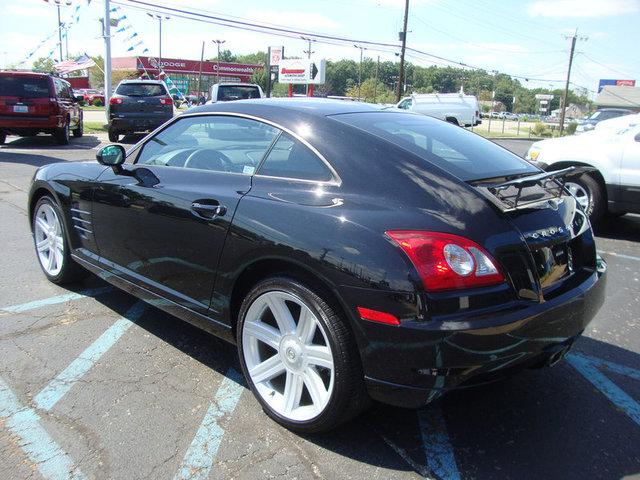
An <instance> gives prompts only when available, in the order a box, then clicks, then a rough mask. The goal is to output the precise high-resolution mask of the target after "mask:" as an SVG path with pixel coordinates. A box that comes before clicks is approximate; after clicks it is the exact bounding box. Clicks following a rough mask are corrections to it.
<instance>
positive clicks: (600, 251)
mask: <svg viewBox="0 0 640 480" xmlns="http://www.w3.org/2000/svg"><path fill="white" fill-rule="evenodd" d="M598 253H599V254H601V255H602V254H605V255H611V256H613V257H618V258H624V259H625V260H635V261H636V262H640V257H634V256H633V255H625V254H623V253H616V252H605V251H604V250H598Z"/></svg>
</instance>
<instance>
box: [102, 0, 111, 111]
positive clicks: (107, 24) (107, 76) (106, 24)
mask: <svg viewBox="0 0 640 480" xmlns="http://www.w3.org/2000/svg"><path fill="white" fill-rule="evenodd" d="M110 9H111V7H110V6H109V0H104V19H103V20H102V36H103V37H104V50H105V53H104V101H105V105H108V104H109V99H110V98H111V19H110V18H109V12H110Z"/></svg>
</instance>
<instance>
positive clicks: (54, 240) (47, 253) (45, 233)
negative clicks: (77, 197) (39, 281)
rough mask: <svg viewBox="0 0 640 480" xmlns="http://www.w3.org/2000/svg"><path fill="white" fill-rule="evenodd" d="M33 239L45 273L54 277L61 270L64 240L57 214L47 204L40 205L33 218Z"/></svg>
mask: <svg viewBox="0 0 640 480" xmlns="http://www.w3.org/2000/svg"><path fill="white" fill-rule="evenodd" d="M33 230H34V239H35V243H36V250H37V252H38V259H39V260H40V264H41V265H42V268H44V270H45V272H47V274H49V275H50V276H52V277H55V276H56V275H58V274H59V273H60V271H61V270H62V263H63V261H64V239H63V238H62V225H61V224H60V219H59V218H58V214H57V213H56V211H55V210H54V209H53V207H52V206H51V205H50V204H48V203H42V204H41V205H40V207H38V210H37V211H36V214H35V217H34V228H33Z"/></svg>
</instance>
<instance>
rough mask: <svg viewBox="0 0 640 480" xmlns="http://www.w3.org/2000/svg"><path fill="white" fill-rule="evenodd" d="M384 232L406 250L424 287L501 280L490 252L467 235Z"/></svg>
mask: <svg viewBox="0 0 640 480" xmlns="http://www.w3.org/2000/svg"><path fill="white" fill-rule="evenodd" d="M386 234H387V235H388V236H389V238H391V239H392V240H393V241H394V242H395V243H397V244H398V245H399V246H400V248H402V250H403V251H404V253H406V254H407V256H408V257H409V259H410V260H411V262H412V263H413V265H414V266H415V267H416V270H418V275H420V279H421V280H422V284H423V285H424V288H425V289H426V290H428V291H440V290H455V289H461V288H474V287H482V286H486V285H494V284H497V283H502V282H504V275H502V273H501V272H500V269H499V267H498V265H497V264H496V262H495V261H494V260H493V259H492V258H491V255H489V253H488V252H487V251H486V250H484V249H483V248H482V247H481V246H480V245H478V244H477V243H475V242H473V241H472V240H469V239H468V238H464V237H461V236H459V235H452V234H448V233H439V232H425V231H419V230H418V231H414V230H393V231H389V232H386Z"/></svg>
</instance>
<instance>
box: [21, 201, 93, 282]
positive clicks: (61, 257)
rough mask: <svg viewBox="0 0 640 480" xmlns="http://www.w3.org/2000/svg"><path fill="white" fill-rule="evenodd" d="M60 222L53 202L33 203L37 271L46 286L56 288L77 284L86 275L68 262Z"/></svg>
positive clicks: (64, 231)
mask: <svg viewBox="0 0 640 480" xmlns="http://www.w3.org/2000/svg"><path fill="white" fill-rule="evenodd" d="M62 218H63V217H62V212H61V211H60V208H59V207H58V205H57V203H56V202H55V200H54V199H53V198H52V197H50V196H48V195H44V196H42V197H40V199H39V200H38V202H37V203H36V206H35V208H34V210H33V219H32V221H31V228H32V232H33V242H34V246H35V249H36V255H37V257H38V263H39V264H40V268H41V269H42V271H43V273H44V274H45V276H46V277H47V279H48V280H49V281H50V282H53V283H57V284H65V283H73V282H77V281H79V280H81V279H83V278H84V277H86V276H87V275H88V273H89V272H88V271H87V270H85V269H84V268H82V267H81V266H80V265H78V264H77V263H76V262H74V261H73V259H72V258H71V249H70V247H69V242H68V241H67V232H66V230H65V225H64V221H63V220H62Z"/></svg>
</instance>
